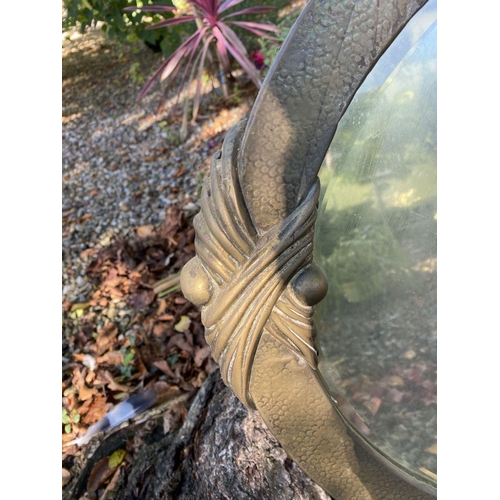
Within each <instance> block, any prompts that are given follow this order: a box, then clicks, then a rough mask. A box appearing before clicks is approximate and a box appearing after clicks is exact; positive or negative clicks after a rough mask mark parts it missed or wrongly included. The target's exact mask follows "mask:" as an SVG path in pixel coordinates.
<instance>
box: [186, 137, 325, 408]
mask: <svg viewBox="0 0 500 500" xmlns="http://www.w3.org/2000/svg"><path fill="white" fill-rule="evenodd" d="M241 129H242V128H241V127H235V128H233V130H232V131H231V132H230V134H229V135H228V137H227V138H226V140H225V142H224V146H223V150H222V152H220V151H219V152H217V153H216V154H215V155H214V157H213V158H212V164H211V170H210V175H209V176H208V177H207V179H206V180H205V183H204V186H203V191H202V196H201V212H200V213H199V214H198V215H197V216H196V217H195V219H194V226H195V230H196V241H195V245H196V253H197V256H196V257H195V258H194V259H192V260H191V261H190V262H188V263H187V264H186V266H185V267H184V269H183V272H182V275H181V285H182V289H183V292H184V294H185V295H186V297H187V298H188V299H190V300H191V301H192V302H194V303H196V304H198V305H200V306H202V308H201V309H202V316H201V318H202V322H203V324H204V325H205V328H206V334H205V335H206V339H207V342H208V343H209V344H210V346H211V348H212V355H213V357H214V359H215V360H216V361H217V362H218V363H219V364H220V369H221V375H222V378H223V380H224V382H225V383H226V384H227V385H229V386H231V387H232V389H233V390H234V392H235V393H236V395H237V396H238V398H239V399H240V400H241V401H242V402H243V403H244V404H245V405H247V406H248V407H253V403H252V400H251V396H250V394H249V391H248V387H249V382H250V375H251V369H252V363H253V359H254V356H255V352H256V350H257V348H258V343H259V340H260V338H261V335H262V333H263V332H264V331H266V332H269V333H270V334H271V335H273V336H274V337H276V338H277V339H279V341H281V342H283V343H284V344H285V345H287V346H288V347H289V348H290V349H292V350H293V351H294V352H295V353H296V354H297V355H298V356H300V357H301V358H303V359H304V360H305V361H306V362H307V363H308V364H309V365H310V366H311V367H312V368H313V369H315V368H316V363H317V361H316V357H317V351H316V348H315V345H314V334H315V331H314V324H313V319H312V315H313V307H312V306H313V304H316V303H317V302H319V301H320V300H321V299H322V298H323V297H324V295H325V294H326V289H327V282H326V277H325V276H324V274H323V272H322V271H321V269H319V267H318V266H316V265H315V264H314V263H313V261H312V242H313V234H314V222H315V220H316V207H317V202H318V196H319V181H316V182H315V183H314V185H313V186H312V188H311V190H310V192H309V193H308V195H307V196H306V198H305V199H304V200H303V201H302V202H301V203H300V204H299V206H298V207H297V208H296V209H295V210H294V211H293V213H291V214H290V215H288V216H287V217H286V218H285V219H284V220H283V221H282V222H281V223H279V224H277V225H276V226H274V227H272V228H271V229H269V230H267V231H265V232H261V233H259V232H258V231H257V230H256V228H255V227H254V225H253V224H252V222H251V220H250V217H249V215H248V212H247V210H246V206H245V202H244V198H243V194H242V192H241V190H240V187H239V181H238V174H237V151H238V148H237V144H236V143H237V142H238V140H239V137H240V132H241Z"/></svg>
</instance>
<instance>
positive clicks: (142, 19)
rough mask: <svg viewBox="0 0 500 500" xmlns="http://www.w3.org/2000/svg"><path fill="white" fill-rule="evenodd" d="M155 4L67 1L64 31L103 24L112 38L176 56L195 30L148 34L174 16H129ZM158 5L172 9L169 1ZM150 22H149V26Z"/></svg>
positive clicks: (131, 0)
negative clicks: (156, 24)
mask: <svg viewBox="0 0 500 500" xmlns="http://www.w3.org/2000/svg"><path fill="white" fill-rule="evenodd" d="M150 4H153V2H152V1H151V0H144V1H143V2H142V1H140V0H63V5H64V8H65V9H66V15H65V17H64V18H63V21H62V29H63V31H68V30H69V29H71V28H78V30H79V31H80V32H82V33H83V32H84V31H85V30H86V29H87V28H88V27H91V26H94V27H95V26H97V23H98V22H101V23H102V27H101V29H102V30H103V31H104V32H105V33H107V34H108V35H109V37H110V38H113V39H118V40H120V41H128V42H138V41H142V42H144V43H145V44H146V45H148V47H150V48H152V49H154V50H157V51H160V50H161V51H162V52H163V53H164V54H169V53H170V52H172V51H173V50H174V49H175V48H176V47H177V46H178V45H180V43H181V42H182V40H183V39H184V38H185V37H186V35H190V34H192V33H193V32H194V29H193V28H192V27H191V26H184V25H179V26H174V27H172V28H171V29H168V30H167V29H166V28H164V29H159V30H147V29H146V28H147V26H148V25H149V24H152V23H154V22H158V21H161V20H163V19H165V18H166V17H167V18H168V17H173V14H169V13H167V14H166V15H165V14H164V15H162V16H160V15H158V14H154V13H143V12H142V13H141V12H126V11H124V9H125V7H136V6H137V7H141V6H143V5H150ZM155 5H171V4H170V2H167V1H159V2H155ZM146 21H148V22H146Z"/></svg>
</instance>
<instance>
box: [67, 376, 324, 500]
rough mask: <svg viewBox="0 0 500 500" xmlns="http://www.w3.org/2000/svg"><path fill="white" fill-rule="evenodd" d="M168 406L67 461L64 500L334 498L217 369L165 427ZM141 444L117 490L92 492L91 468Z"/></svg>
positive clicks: (280, 499)
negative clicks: (174, 424)
mask: <svg viewBox="0 0 500 500" xmlns="http://www.w3.org/2000/svg"><path fill="white" fill-rule="evenodd" d="M164 416H165V411H164V412H162V413H159V414H157V415H156V416H151V417H150V418H148V419H147V420H146V421H145V422H143V423H140V424H136V425H129V426H128V427H126V428H124V429H120V430H119V431H117V432H115V433H113V434H111V435H110V436H108V437H106V438H105V439H103V440H102V441H98V438H95V439H94V440H92V441H91V442H90V443H89V446H88V447H87V448H86V450H85V451H84V453H82V455H81V457H79V458H78V459H75V460H74V461H73V463H71V461H70V460H68V461H67V463H63V467H65V468H66V469H69V470H70V472H71V476H72V480H71V481H70V482H69V483H68V484H67V486H66V487H65V488H64V490H63V500H74V499H75V500H76V499H80V498H82V497H83V498H86V499H99V500H101V499H102V498H103V497H105V500H111V499H116V500H139V499H140V500H153V499H154V500H160V499H161V500H163V499H176V500H177V499H178V500H194V499H196V500H205V499H206V500H222V499H224V500H226V499H227V500H258V499H263V500H264V499H265V500H267V499H269V500H274V499H276V500H278V499H279V500H329V499H330V497H329V496H328V495H327V494H326V493H325V492H324V491H323V490H322V489H321V488H320V487H319V486H317V485H316V484H315V483H313V482H312V481H311V480H310V479H309V478H308V477H307V476H306V475H305V474H304V473H303V472H302V471H301V470H300V469H299V468H298V466H297V465H296V464H295V463H294V462H293V461H292V460H291V459H290V458H289V457H288V456H287V454H286V452H285V451H284V450H283V448H281V446H280V445H279V443H278V442H277V441H276V440H275V439H274V437H273V436H272V435H271V433H270V432H269V430H268V429H267V427H266V425H265V423H264V422H263V420H262V419H261V418H260V416H259V415H258V414H257V413H256V412H252V411H248V410H247V409H246V408H245V407H244V406H243V405H242V404H241V403H240V402H239V400H238V399H237V398H236V396H235V395H234V394H233V392H232V391H231V390H230V389H229V388H227V387H226V386H225V385H224V384H223V382H222V380H221V378H220V374H219V371H218V370H216V371H215V372H213V373H212V374H211V375H210V376H209V377H208V378H207V380H206V381H205V382H204V384H203V386H202V387H201V389H200V390H199V392H198V394H197V395H196V397H195V399H194V401H193V402H192V404H191V406H190V409H189V411H188V413H187V415H186V418H185V420H184V423H183V424H182V426H181V427H180V428H179V429H178V430H176V431H174V432H167V433H166V434H165V433H164ZM137 440H142V441H143V443H142V444H141V446H140V447H139V449H138V451H137V452H136V453H135V455H134V460H133V462H132V463H131V464H130V465H129V466H127V467H123V468H122V469H121V470H119V472H117V473H116V474H117V475H118V477H117V480H116V483H115V487H114V491H108V492H107V493H104V491H103V490H104V488H103V490H98V491H97V492H95V493H88V492H87V489H88V482H89V477H90V474H91V471H92V469H93V468H94V466H95V465H96V464H97V463H98V462H99V461H100V460H102V459H103V458H105V457H107V456H109V455H111V454H112V453H113V452H114V451H116V450H118V449H123V448H126V446H127V443H128V446H130V443H131V442H134V443H135V444H137Z"/></svg>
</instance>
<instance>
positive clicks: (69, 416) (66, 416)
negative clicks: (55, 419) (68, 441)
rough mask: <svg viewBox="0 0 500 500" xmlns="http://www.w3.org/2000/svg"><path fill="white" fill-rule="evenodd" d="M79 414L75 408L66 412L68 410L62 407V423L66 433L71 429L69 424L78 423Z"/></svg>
mask: <svg viewBox="0 0 500 500" xmlns="http://www.w3.org/2000/svg"><path fill="white" fill-rule="evenodd" d="M80 418H81V417H80V414H79V413H78V412H77V411H76V410H74V409H73V410H71V413H68V410H66V409H65V408H63V409H62V423H63V425H64V432H65V433H66V434H70V433H71V430H72V425H71V424H78V422H80Z"/></svg>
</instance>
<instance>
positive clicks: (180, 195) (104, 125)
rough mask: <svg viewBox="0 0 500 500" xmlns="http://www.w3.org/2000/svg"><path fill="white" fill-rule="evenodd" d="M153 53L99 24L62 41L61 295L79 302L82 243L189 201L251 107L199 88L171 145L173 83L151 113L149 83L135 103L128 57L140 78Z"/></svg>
mask: <svg viewBox="0 0 500 500" xmlns="http://www.w3.org/2000/svg"><path fill="white" fill-rule="evenodd" d="M161 60H162V56H161V55H158V54H155V53H153V52H152V51H151V50H149V49H147V48H146V47H145V46H141V45H139V46H137V45H133V46H132V45H128V44H119V43H117V42H113V41H110V40H109V39H108V38H107V37H105V35H104V34H102V33H101V32H100V31H90V32H88V33H86V34H85V35H83V36H81V37H78V38H77V39H76V40H64V41H63V119H62V121H63V233H62V236H63V299H66V300H69V301H71V302H74V301H83V300H84V299H85V294H86V293H87V292H88V287H86V283H85V277H84V269H85V266H86V261H85V259H84V258H82V257H81V253H82V251H84V250H86V249H88V248H99V247H100V246H106V245H108V244H109V243H110V241H112V240H113V238H114V237H117V236H120V237H123V236H126V235H127V234H129V233H130V232H131V231H132V230H133V229H134V228H137V227H139V226H143V225H147V224H158V223H159V222H161V221H162V220H163V218H164V216H165V211H166V209H167V208H168V207H169V206H170V205H171V204H174V203H180V204H181V205H182V206H183V207H185V208H186V210H188V211H194V210H196V209H197V207H196V199H197V196H198V193H199V189H200V186H201V180H202V178H203V175H204V173H205V172H206V171H207V168H208V167H209V164H210V157H211V155H212V153H213V152H214V151H215V150H216V149H218V148H219V147H220V144H221V142H222V139H223V137H224V135H225V133H226V132H227V130H229V128H230V127H231V126H232V125H234V124H235V123H236V122H237V121H238V120H240V119H241V118H242V117H243V116H244V115H245V114H246V113H247V112H248V110H249V109H250V106H251V102H249V101H250V100H251V99H252V98H253V95H250V97H248V98H247V99H241V102H240V103H239V105H238V106H235V105H234V102H233V107H232V108H230V109H226V108H224V107H221V106H223V105H224V103H221V101H220V100H218V101H216V100H214V99H213V96H211V95H207V97H206V98H205V102H204V103H202V106H203V107H202V109H201V111H202V113H204V115H202V116H201V119H199V121H198V123H197V124H196V125H195V126H191V127H190V130H189V135H188V137H187V140H186V141H185V142H184V143H183V144H180V141H179V129H180V118H179V117H178V116H177V117H175V116H173V114H172V113H171V112H170V111H171V110H172V108H173V106H174V104H175V100H176V94H175V91H171V93H170V95H169V96H168V99H167V101H166V103H165V106H164V110H162V111H161V112H160V113H158V114H156V108H157V105H158V103H159V100H160V97H161V91H160V89H159V88H158V87H156V89H155V91H154V92H151V93H150V95H148V96H147V97H146V98H145V99H144V100H143V101H141V102H140V103H137V102H136V96H137V95H138V93H139V91H140V89H141V86H142V85H141V84H140V83H138V82H137V80H136V79H135V80H136V81H135V82H134V78H133V76H132V75H133V74H131V73H130V68H131V66H132V64H133V63H134V62H137V63H139V69H138V70H136V73H135V75H140V76H143V77H144V78H146V79H147V78H148V76H149V75H151V74H152V72H153V71H154V70H155V69H156V67H157V66H158V65H159V64H160V62H161ZM235 100H236V99H234V100H233V101H235Z"/></svg>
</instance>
